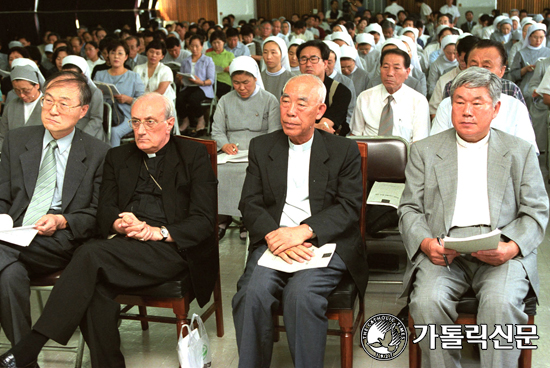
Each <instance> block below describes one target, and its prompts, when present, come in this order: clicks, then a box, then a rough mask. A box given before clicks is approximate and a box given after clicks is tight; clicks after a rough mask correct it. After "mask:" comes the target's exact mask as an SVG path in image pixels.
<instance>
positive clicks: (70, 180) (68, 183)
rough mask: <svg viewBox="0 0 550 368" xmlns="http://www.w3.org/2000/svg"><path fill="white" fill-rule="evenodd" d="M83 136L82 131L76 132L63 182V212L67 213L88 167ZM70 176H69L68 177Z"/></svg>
mask: <svg viewBox="0 0 550 368" xmlns="http://www.w3.org/2000/svg"><path fill="white" fill-rule="evenodd" d="M81 141H82V135H81V133H80V131H79V130H78V129H77V130H75V134H74V137H73V141H72V143H71V151H70V152H69V157H68V158H67V167H66V168H65V180H64V181H63V193H62V195H61V210H62V212H65V210H66V209H67V206H68V205H69V203H71V201H72V200H73V198H74V195H75V194H76V191H77V190H78V188H79V187H80V184H81V182H82V179H83V178H84V175H86V171H87V170H88V166H87V165H86V164H85V163H84V161H85V160H86V150H85V149H84V144H83V143H81ZM67 174H68V175H67Z"/></svg>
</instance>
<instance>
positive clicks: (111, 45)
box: [100, 40, 130, 55]
mask: <svg viewBox="0 0 550 368" xmlns="http://www.w3.org/2000/svg"><path fill="white" fill-rule="evenodd" d="M103 41H104V40H102V41H101V42H100V45H101V44H102V42H103ZM105 47H107V52H111V51H116V49H118V48H119V47H122V48H123V49H124V52H125V53H126V55H128V54H129V53H130V50H129V49H128V45H127V44H126V42H122V41H119V40H108V41H107V45H106V46H105ZM105 47H100V48H101V50H103V49H104V48H105Z"/></svg>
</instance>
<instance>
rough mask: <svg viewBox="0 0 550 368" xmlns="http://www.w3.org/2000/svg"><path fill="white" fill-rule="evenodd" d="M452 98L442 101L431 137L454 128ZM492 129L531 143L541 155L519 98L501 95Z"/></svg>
mask: <svg viewBox="0 0 550 368" xmlns="http://www.w3.org/2000/svg"><path fill="white" fill-rule="evenodd" d="M452 109H453V106H452V102H451V98H450V97H447V98H445V99H443V101H441V103H440V104H439V107H438V108H437V113H436V114H435V118H434V120H433V121H432V129H431V130H430V135H434V134H437V133H439V132H442V131H444V130H447V129H450V128H452V127H453V121H452V119H451V115H452ZM491 128H495V129H498V130H502V131H503V132H505V133H508V134H512V135H515V136H516V137H519V138H522V139H524V140H526V141H527V142H529V143H531V144H532V145H533V146H534V147H535V151H536V152H537V154H538V153H539V150H538V147H537V142H536V140H535V131H534V130H533V125H532V124H531V119H530V118H529V111H528V110H527V107H526V106H525V105H524V104H523V103H522V102H521V101H520V100H518V99H517V98H514V97H512V96H508V95H505V94H504V93H503V94H501V95H500V110H499V112H498V115H497V116H496V118H494V119H493V121H492V122H491Z"/></svg>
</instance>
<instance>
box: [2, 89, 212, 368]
mask: <svg viewBox="0 0 550 368" xmlns="http://www.w3.org/2000/svg"><path fill="white" fill-rule="evenodd" d="M131 115H132V119H131V121H130V124H131V126H132V128H133V130H134V135H135V143H131V144H126V145H123V146H120V147H116V148H113V149H111V150H110V151H109V152H108V153H107V156H106V158H105V165H104V166H105V167H104V171H103V181H102V183H101V189H100V193H99V205H98V209H97V222H98V227H99V231H100V235H101V239H96V240H92V241H89V242H87V243H85V244H84V245H82V246H81V247H79V248H78V249H77V250H76V252H75V254H74V256H73V258H72V261H71V263H70V264H69V265H68V266H67V268H66V269H65V270H64V271H63V275H62V276H61V278H60V279H59V281H58V282H57V284H56V285H55V287H54V290H53V291H52V293H51V295H50V297H49V299H48V303H47V304H46V307H45V308H44V312H43V313H42V316H41V318H40V319H39V320H38V321H37V323H36V324H35V325H34V327H33V330H32V332H31V333H30V334H28V335H27V336H25V337H24V338H23V340H22V341H21V342H20V343H19V344H17V345H16V346H15V347H14V348H13V349H12V350H10V351H8V352H7V353H5V354H4V355H3V356H1V357H0V367H12V366H13V367H15V366H17V367H22V366H26V365H27V364H32V363H33V362H34V361H36V357H37V356H38V353H39V352H40V350H41V349H42V346H43V345H44V344H45V343H46V341H47V340H48V339H52V340H55V341H57V342H58V343H61V344H66V343H67V342H68V340H69V339H70V338H71V336H72V335H73V333H74V331H75V329H76V328H77V327H78V326H79V325H80V328H81V331H82V333H83V335H84V339H85V340H86V343H87V344H88V347H89V348H90V356H91V361H92V367H110V368H115V367H124V366H125V364H124V357H123V355H122V353H121V352H120V336H119V333H118V315H119V310H120V305H119V304H118V303H117V302H115V301H114V298H115V297H116V295H117V294H119V293H121V292H123V291H124V290H127V289H135V288H143V287H149V286H153V285H158V284H161V283H163V282H165V281H167V280H171V279H173V278H175V277H176V276H178V275H180V274H181V273H182V272H188V273H189V284H190V288H191V289H190V291H191V292H192V293H193V294H194V295H195V296H196V298H197V301H198V303H199V305H200V306H203V305H204V304H205V303H207V302H208V300H209V299H210V295H211V293H212V290H213V289H214V283H215V280H216V276H217V274H218V269H219V260H218V247H217V243H216V236H217V232H215V231H214V229H215V227H216V226H215V222H216V212H217V180H216V176H215V175H214V172H213V171H212V167H211V164H210V159H209V157H208V154H207V152H206V148H205V146H203V145H202V144H200V143H195V142H191V141H188V140H183V139H176V138H173V137H172V136H171V135H170V131H171V130H172V127H173V126H174V121H175V109H174V106H173V103H172V102H171V101H170V100H169V99H168V98H166V97H165V96H162V95H160V94H158V93H155V92H152V93H148V94H144V95H142V96H140V97H138V98H137V99H136V101H135V102H134V104H133V105H132V111H131ZM2 161H3V160H2ZM7 360H9V361H11V362H12V365H8V364H6V363H5V362H6V361H7ZM16 362H17V364H15V363H16ZM2 364H4V365H2Z"/></svg>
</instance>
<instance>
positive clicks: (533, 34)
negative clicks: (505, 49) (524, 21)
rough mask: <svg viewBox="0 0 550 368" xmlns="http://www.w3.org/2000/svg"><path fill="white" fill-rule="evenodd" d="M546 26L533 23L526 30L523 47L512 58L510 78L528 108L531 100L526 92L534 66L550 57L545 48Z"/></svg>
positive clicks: (549, 52)
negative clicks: (517, 87) (518, 89)
mask: <svg viewBox="0 0 550 368" xmlns="http://www.w3.org/2000/svg"><path fill="white" fill-rule="evenodd" d="M545 45H546V26H545V25H544V24H542V23H535V24H533V25H531V26H530V27H529V28H528V29H527V35H526V36H525V39H524V40H523V47H522V49H521V50H519V51H518V52H517V53H516V55H515V56H514V60H513V62H512V68H511V69H512V70H511V72H510V78H511V79H512V81H513V82H515V83H516V84H517V85H519V88H520V89H521V92H522V93H523V95H524V97H525V98H526V99H525V102H527V106H528V107H530V102H531V98H530V96H529V92H528V85H529V81H530V80H531V77H532V76H533V71H535V64H536V63H537V61H539V60H541V59H545V58H547V57H549V56H550V49H549V48H547V47H546V46H545Z"/></svg>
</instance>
